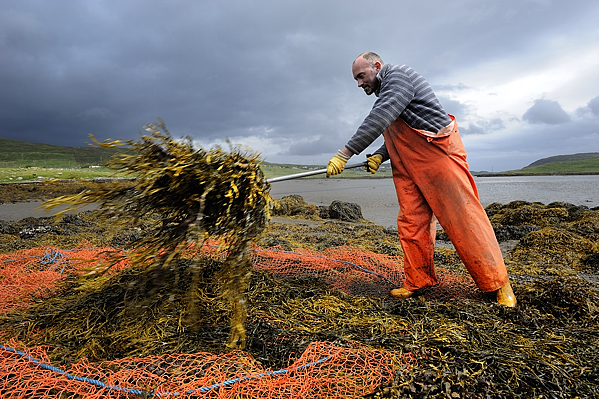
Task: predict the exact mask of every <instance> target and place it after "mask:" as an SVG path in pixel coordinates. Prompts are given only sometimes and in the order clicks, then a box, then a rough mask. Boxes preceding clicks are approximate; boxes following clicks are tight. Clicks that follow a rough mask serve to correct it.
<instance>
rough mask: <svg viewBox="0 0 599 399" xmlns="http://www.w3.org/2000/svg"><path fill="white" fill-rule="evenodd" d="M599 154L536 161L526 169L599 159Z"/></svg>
mask: <svg viewBox="0 0 599 399" xmlns="http://www.w3.org/2000/svg"><path fill="white" fill-rule="evenodd" d="M598 157H599V152H585V153H581V154H572V155H556V156H553V157H549V158H542V159H539V160H538V161H534V162H533V163H531V164H530V165H528V166H526V168H530V167H531V166H540V165H545V164H547V163H552V162H577V161H586V160H587V159H592V158H598Z"/></svg>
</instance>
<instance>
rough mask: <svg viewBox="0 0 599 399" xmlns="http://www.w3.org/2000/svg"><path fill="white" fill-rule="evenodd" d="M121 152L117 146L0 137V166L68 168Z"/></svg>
mask: <svg viewBox="0 0 599 399" xmlns="http://www.w3.org/2000/svg"><path fill="white" fill-rule="evenodd" d="M122 151H123V150H122V149H118V148H102V147H91V146H87V147H63V146H59V145H52V144H43V143H28V142H25V141H18V140H11V139H4V138H0V167H4V168H10V167H21V168H25V167H42V168H68V167H82V166H88V165H100V164H103V163H104V162H105V161H106V160H107V159H109V158H110V157H112V156H113V155H114V154H117V153H119V152H122Z"/></svg>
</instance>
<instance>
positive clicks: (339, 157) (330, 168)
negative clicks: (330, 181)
mask: <svg viewBox="0 0 599 399" xmlns="http://www.w3.org/2000/svg"><path fill="white" fill-rule="evenodd" d="M349 158H350V157H348V156H347V155H345V154H344V153H343V152H341V150H339V151H337V154H335V156H333V158H331V160H330V161H329V163H328V164H327V177H329V176H334V175H338V174H339V173H341V172H343V169H345V164H346V163H347V161H349Z"/></svg>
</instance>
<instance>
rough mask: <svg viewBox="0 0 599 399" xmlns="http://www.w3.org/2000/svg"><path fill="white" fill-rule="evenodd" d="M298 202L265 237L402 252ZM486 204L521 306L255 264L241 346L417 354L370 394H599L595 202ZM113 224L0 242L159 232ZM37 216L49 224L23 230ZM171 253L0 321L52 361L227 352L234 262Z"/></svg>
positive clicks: (13, 232) (5, 237) (79, 224)
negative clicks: (150, 265)
mask: <svg viewBox="0 0 599 399" xmlns="http://www.w3.org/2000/svg"><path fill="white" fill-rule="evenodd" d="M295 200H296V202H298V203H299V204H300V205H301V206H304V205H303V204H302V203H301V202H302V201H300V200H299V199H297V198H296V199H295ZM292 208H293V207H290V209H289V210H288V212H289V214H290V215H291V214H293V215H295V217H296V218H295V219H290V221H293V223H287V222H280V221H276V222H272V223H270V224H269V225H267V227H266V228H265V230H264V231H263V232H262V234H261V235H260V236H259V237H258V238H257V241H256V242H257V244H258V245H261V246H263V247H270V246H273V245H276V246H277V248H281V247H283V248H285V249H286V250H296V249H302V248H306V249H312V250H323V249H326V248H329V247H335V246H340V245H351V246H356V247H360V248H363V249H364V250H368V251H372V252H377V253H384V254H392V255H397V254H400V253H401V249H400V247H399V243H398V240H397V237H396V236H395V234H396V232H394V231H389V230H387V229H384V228H382V227H381V226H377V225H374V224H373V223H370V222H368V221H354V222H348V221H343V220H340V219H327V218H322V217H321V216H320V215H321V214H320V211H319V214H318V216H317V215H315V214H313V215H312V216H311V218H310V219H309V220H308V219H301V218H297V216H298V215H299V214H300V213H301V212H296V211H295V210H293V209H292ZM280 209H282V208H280ZM294 212H295V213H294ZM487 213H488V214H489V216H490V219H491V221H492V223H493V226H494V229H495V232H496V235H497V236H498V238H499V240H500V241H502V242H503V241H506V240H511V241H515V242H517V244H516V245H515V246H513V248H511V249H510V250H509V251H508V252H506V253H505V258H506V264H507V266H508V269H509V272H510V275H511V278H512V281H513V283H512V285H513V287H514V291H515V293H516V295H517V297H518V307H517V308H514V309H511V308H506V307H503V306H500V305H497V304H495V303H494V302H493V300H492V298H487V299H474V300H472V299H466V300H461V301H452V300H449V299H431V297H429V296H427V295H422V296H419V297H417V298H414V299H410V300H406V301H398V300H395V299H393V298H390V297H371V296H358V295H348V294H346V293H342V292H339V291H336V290H332V289H330V288H329V287H327V286H325V285H324V284H323V283H322V282H321V281H319V280H318V279H299V278H286V279H281V278H275V277H274V276H272V275H270V274H267V273H262V272H253V273H252V275H251V277H250V278H249V281H248V285H247V287H248V288H247V294H246V296H247V312H248V319H247V322H246V327H247V331H248V336H247V345H246V349H245V350H246V351H247V352H249V353H250V354H252V356H254V357H255V358H256V359H257V360H259V361H260V362H262V363H263V365H264V366H265V367H272V368H274V369H277V368H283V367H286V366H287V365H288V363H289V359H290V358H293V357H297V354H299V353H301V352H303V350H304V349H305V348H306V347H307V345H308V343H310V342H314V341H329V342H335V343H337V344H339V345H343V344H345V343H347V344H352V345H353V344H355V343H359V344H362V345H365V346H367V347H371V348H373V349H382V350H389V351H395V352H400V353H411V354H412V355H413V356H415V357H416V362H415V364H413V365H411V367H398V368H397V372H396V374H395V376H394V378H393V381H392V382H391V383H389V384H388V385H386V386H381V387H380V389H379V390H377V392H373V393H372V394H371V395H369V396H368V397H371V398H390V397H393V398H424V397H458V398H462V397H463V398H495V397H516V398H530V397H555V398H570V397H599V388H598V386H597V383H596V381H597V380H599V371H598V368H597V364H599V307H598V305H597V303H599V302H598V300H599V286H598V284H599V280H598V274H599V270H598V253H599V247H598V246H599V210H598V209H589V208H586V207H581V206H574V205H571V204H566V203H553V204H549V205H543V204H540V203H528V202H521V201H516V202H512V203H509V204H506V205H501V204H492V205H491V206H489V207H487ZM280 215H281V216H284V215H285V214H284V212H283V213H280ZM323 215H325V214H323ZM325 216H326V215H325ZM130 220H131V218H130V217H129V218H128V219H126V220H123V221H122V223H123V225H124V226H127V225H130V223H128V221H130ZM277 220H278V219H277ZM113 222H114V220H111V219H108V220H100V219H97V218H94V217H92V216H91V214H90V213H88V212H85V213H81V214H79V215H75V216H71V215H64V216H63V217H62V219H61V220H59V221H56V222H54V221H52V220H51V219H48V220H41V219H37V220H23V221H20V222H7V223H3V224H2V226H3V227H2V230H3V233H2V242H1V243H0V245H1V247H0V248H1V249H2V251H3V252H8V251H10V250H11V249H12V248H15V247H28V246H39V245H40V243H44V245H50V244H51V243H54V245H56V246H59V244H62V245H64V244H65V242H67V241H66V240H67V238H66V237H68V240H76V239H81V238H85V239H87V240H88V241H90V242H94V240H96V241H95V242H97V243H100V242H106V241H109V242H110V243H111V244H119V243H120V246H121V247H126V246H127V245H130V244H131V243H132V242H136V240H138V239H139V238H140V237H145V236H152V235H153V234H154V233H155V228H156V227H155V225H154V224H155V222H153V218H152V217H149V216H148V217H144V218H141V221H140V224H139V225H138V227H136V229H133V227H131V228H130V230H127V229H126V228H123V229H120V228H115V226H114V223H113ZM35 223H39V225H38V227H40V226H48V230H47V231H42V230H43V229H38V230H35V229H34V230H35V231H37V233H35V232H34V233H32V234H31V235H28V234H25V233H24V232H25V231H26V229H27V228H31V227H33V225H35ZM131 226H132V225H131ZM63 231H70V234H68V235H67V234H62V233H61V232H63ZM129 235H132V237H129ZM11 237H12V244H11V242H10V239H11ZM439 237H440V238H443V234H442V233H440V234H439ZM117 246H118V245H117ZM435 255H436V256H435V259H436V262H437V266H438V267H444V268H449V269H451V270H452V271H455V272H460V273H463V274H466V271H465V269H464V267H463V265H461V263H460V262H459V259H458V258H457V256H456V255H455V252H454V251H452V250H450V249H438V250H436V254H435ZM174 262H175V263H173V265H175V267H171V268H165V269H164V270H163V274H162V275H160V276H158V278H157V276H156V274H153V273H152V274H149V272H148V270H150V269H147V268H145V267H143V265H139V266H137V267H132V268H130V269H126V270H123V271H122V272H118V273H114V274H112V275H108V274H106V275H102V276H97V277H94V278H92V279H90V280H87V281H84V282H81V281H79V280H69V281H67V282H66V283H65V284H66V286H65V289H64V290H62V291H60V292H59V293H57V295H55V296H54V297H52V298H50V299H46V300H44V301H43V302H40V303H38V304H36V305H34V306H32V307H30V308H27V309H20V310H15V311H13V312H12V313H10V314H8V315H5V316H3V317H2V318H1V319H0V331H5V332H6V333H7V334H9V336H10V337H14V336H18V337H19V338H20V339H21V340H22V341H23V342H24V343H26V344H31V345H34V344H39V342H40V337H39V335H36V334H33V333H32V332H33V331H45V333H44V335H43V343H44V344H45V345H48V346H49V347H51V348H54V349H53V351H52V352H51V353H50V356H51V360H52V361H53V362H58V363H60V362H70V361H74V360H77V359H80V358H81V357H83V356H85V357H88V358H90V359H91V360H101V359H113V358H122V357H125V356H131V355H147V354H164V353H180V352H195V351H213V352H216V353H219V352H224V351H227V350H228V347H227V335H228V329H229V327H230V326H229V320H230V317H231V311H232V310H231V308H230V307H227V306H226V304H224V303H223V302H221V301H219V300H218V298H219V297H220V293H221V292H222V288H223V280H222V279H219V278H218V277H217V273H215V271H217V270H220V269H221V268H222V267H223V262H224V261H223V260H219V259H215V258H201V259H185V258H180V259H177V260H176V261H174ZM197 270H200V273H197V272H196V271H197ZM194 275H195V276H197V277H196V279H195V284H196V285H195V287H194V288H193V290H194V292H195V293H196V295H197V297H198V298H199V300H198V306H197V308H196V311H197V314H196V317H195V320H194V323H195V324H194V326H195V328H192V327H191V325H189V324H188V325H181V323H180V320H181V319H183V318H185V317H186V315H187V314H186V311H187V310H186V306H185V303H186V296H187V293H188V292H189V290H190V288H191V284H192V282H193V281H194V278H193V277H192V276H194ZM143 276H147V277H148V278H144V277H143ZM433 289H434V287H433ZM148 292H150V293H152V295H150V296H149V297H148V295H147V293H148ZM148 298H150V299H149V300H148ZM132 304H133V305H134V306H131V305H132ZM9 336H7V337H4V336H3V337H1V338H2V339H3V340H4V339H6V338H8V337H9Z"/></svg>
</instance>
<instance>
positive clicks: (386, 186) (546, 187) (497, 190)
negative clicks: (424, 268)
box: [271, 175, 599, 227]
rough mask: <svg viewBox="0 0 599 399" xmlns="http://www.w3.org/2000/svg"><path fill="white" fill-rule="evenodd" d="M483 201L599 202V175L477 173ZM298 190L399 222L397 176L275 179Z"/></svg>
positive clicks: (281, 192) (317, 201)
mask: <svg viewBox="0 0 599 399" xmlns="http://www.w3.org/2000/svg"><path fill="white" fill-rule="evenodd" d="M474 180H475V183H476V185H477V188H478V191H479V197H480V201H481V204H482V205H483V206H484V207H486V206H488V205H490V204H492V203H494V202H498V203H500V204H507V203H509V202H511V201H515V200H522V201H528V202H541V203H543V204H545V205H547V204H549V203H551V202H557V201H562V202H568V203H571V204H574V205H585V206H588V207H589V208H592V207H596V206H599V175H573V176H502V177H475V179H474ZM291 194H298V195H301V196H302V197H303V198H304V200H305V201H306V202H307V203H309V204H314V205H324V206H328V205H330V204H331V202H333V201H334V200H339V201H344V202H353V203H356V204H358V205H360V207H361V208H362V214H363V216H364V218H366V219H368V220H370V221H373V222H375V223H377V224H380V225H382V226H385V227H387V226H395V224H396V219H397V213H398V212H399V205H398V204H397V196H396V194H395V187H394V186H393V180H392V179H390V178H386V179H377V178H372V179H326V178H325V179H322V178H310V179H297V180H287V181H282V182H278V183H273V184H272V188H271V195H272V196H273V198H274V199H277V200H278V199H281V198H282V197H284V196H286V195H291Z"/></svg>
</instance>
